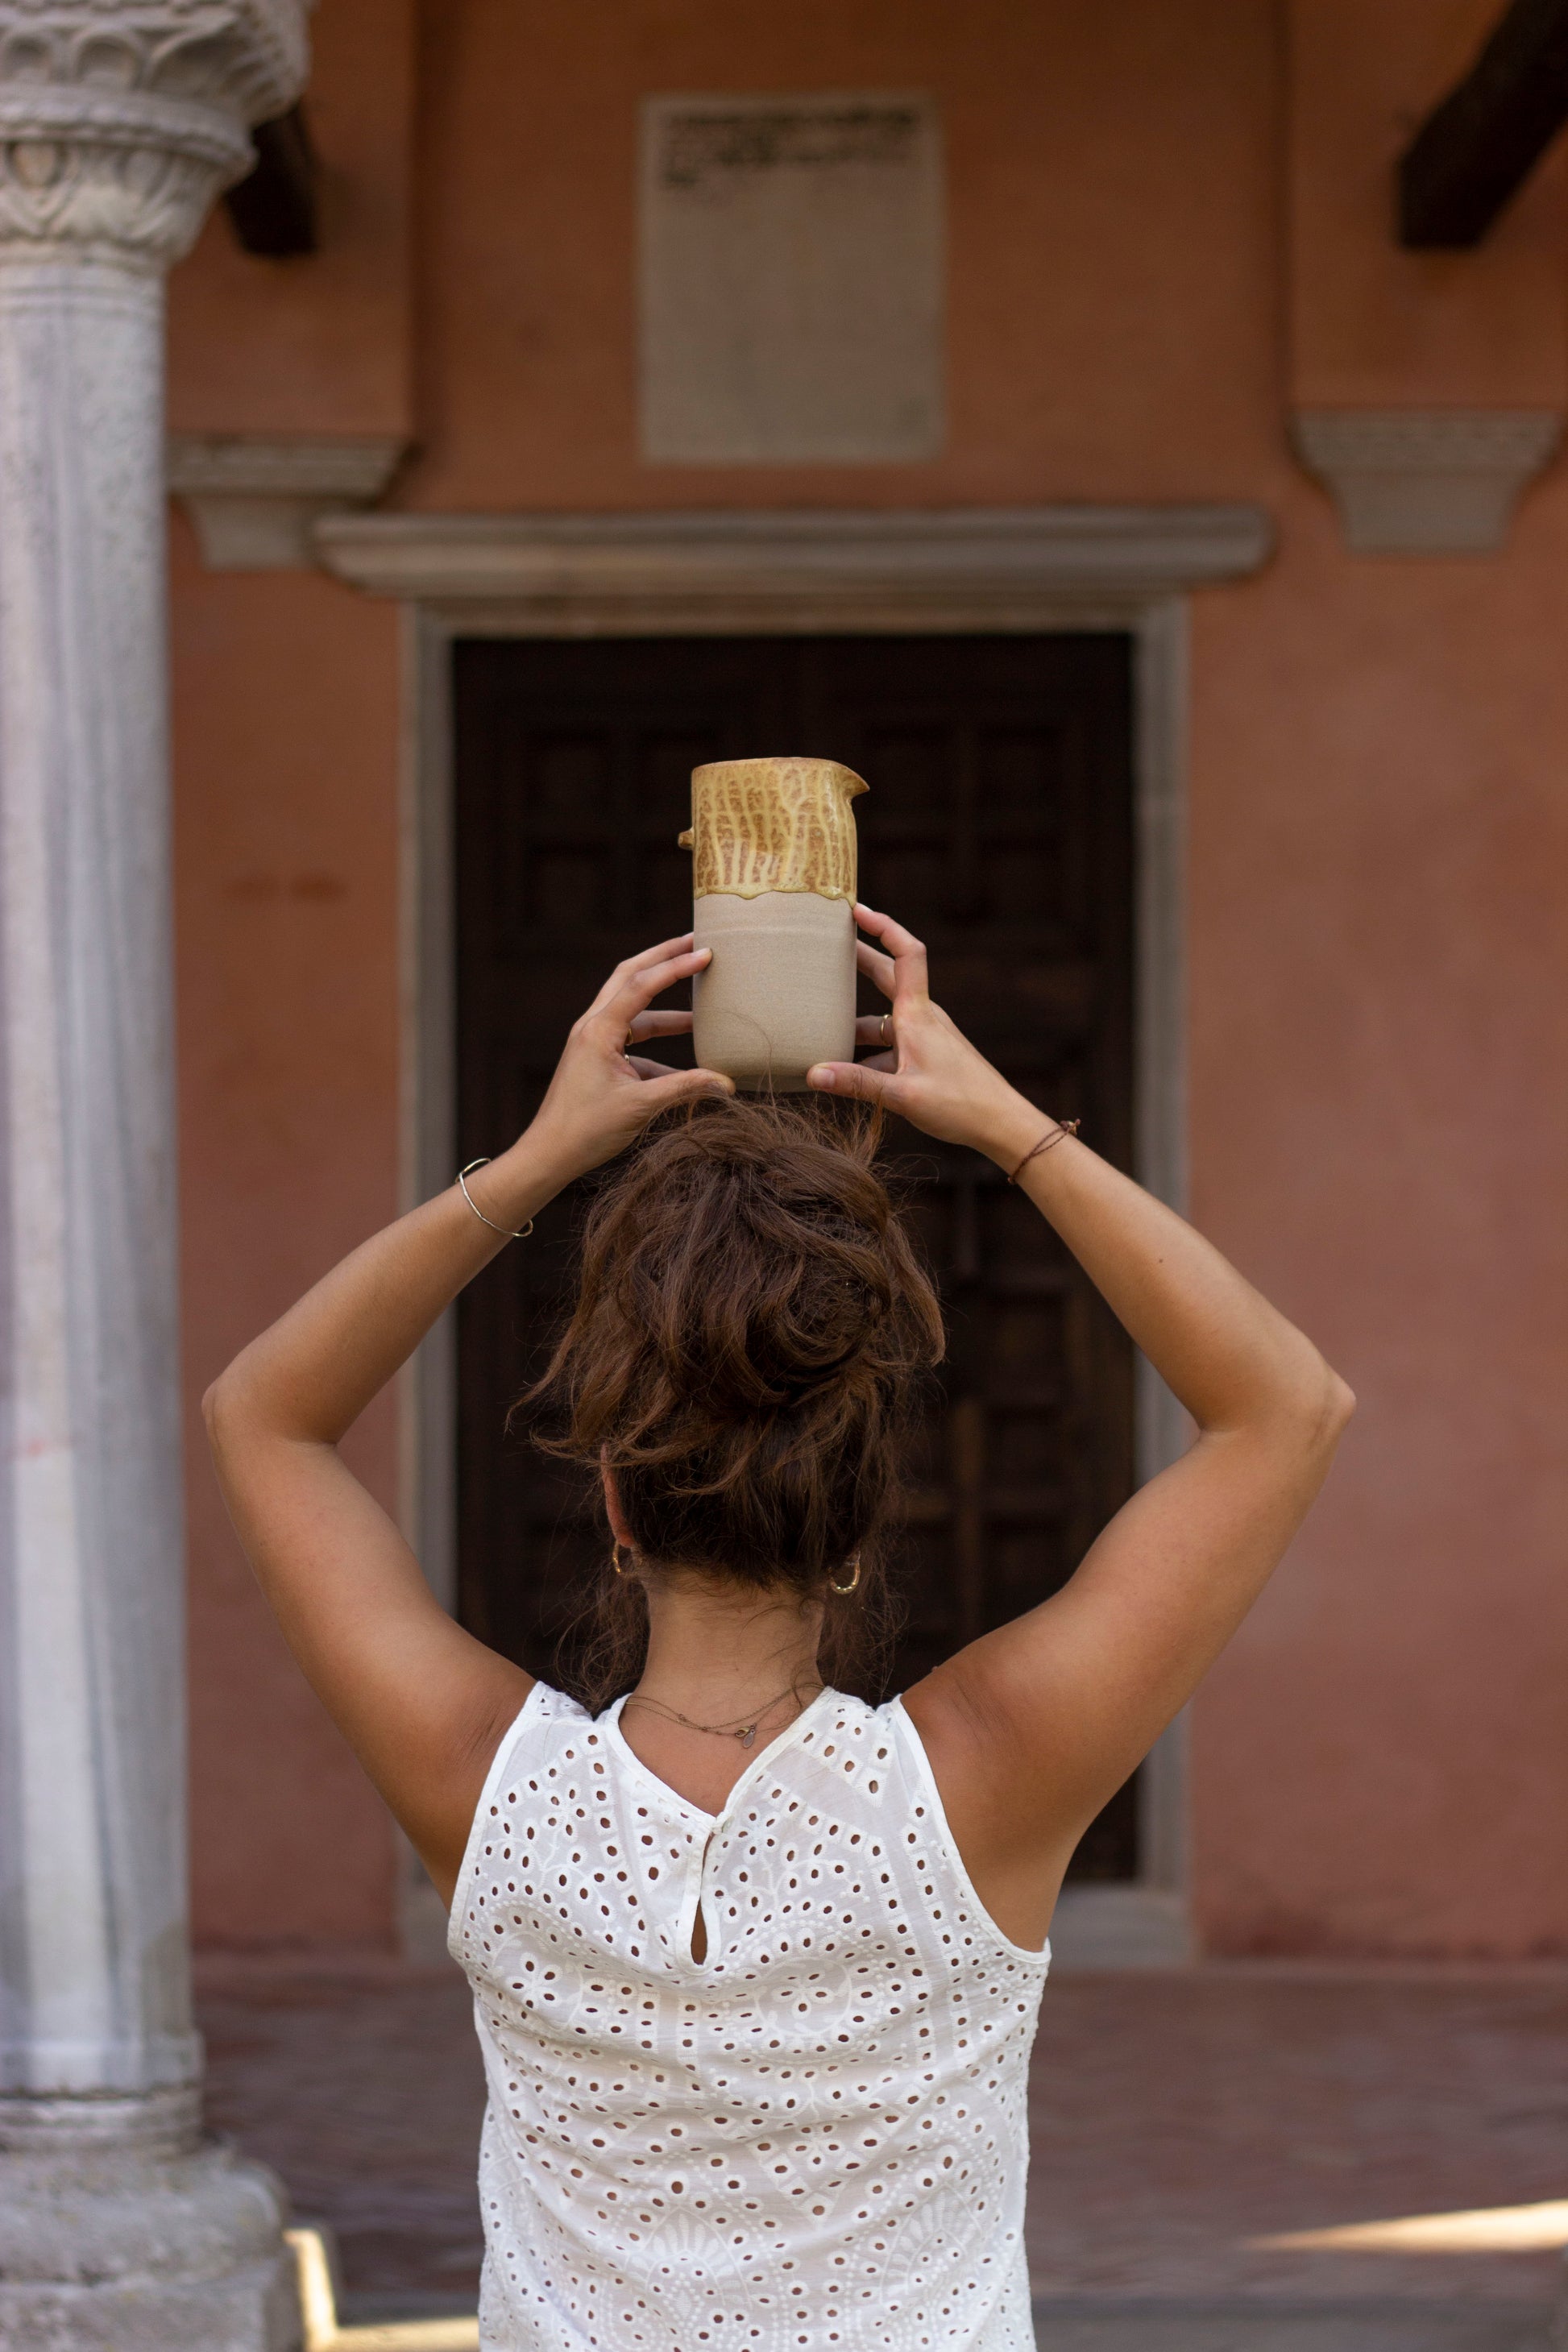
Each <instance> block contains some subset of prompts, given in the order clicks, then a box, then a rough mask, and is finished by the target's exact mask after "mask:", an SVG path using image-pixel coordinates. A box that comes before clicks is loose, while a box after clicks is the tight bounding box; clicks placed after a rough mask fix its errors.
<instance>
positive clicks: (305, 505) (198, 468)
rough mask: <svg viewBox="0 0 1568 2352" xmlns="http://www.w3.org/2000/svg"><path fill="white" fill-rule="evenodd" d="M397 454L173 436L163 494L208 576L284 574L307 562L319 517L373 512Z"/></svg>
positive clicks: (383, 449) (375, 446)
mask: <svg viewBox="0 0 1568 2352" xmlns="http://www.w3.org/2000/svg"><path fill="white" fill-rule="evenodd" d="M406 447H407V444H406V442H404V441H401V440H393V439H387V438H384V437H380V436H375V437H367V438H363V439H353V440H351V439H333V440H327V439H321V440H307V439H305V438H303V437H295V436H287V437H286V436H277V435H268V434H248V433H225V434H212V433H174V434H171V435H170V436H169V448H168V480H169V489H170V492H171V494H172V495H173V496H174V497H175V498H177V499H179V500H180V502H181V504H182V505H183V506H184V509H185V511H186V513H187V514H188V515H189V516H190V519H191V521H192V523H193V524H194V526H195V533H196V538H197V540H198V541H199V542H200V545H201V551H202V559H203V561H204V562H205V564H206V566H207V569H208V571H209V572H282V571H289V570H292V569H295V568H296V567H300V566H308V565H311V564H313V563H314V562H315V561H316V554H315V549H314V547H313V545H312V542H311V533H312V531H313V530H314V528H315V526H316V524H317V523H318V522H319V521H321V519H322V518H323V516H326V515H340V514H349V513H352V512H353V511H354V509H358V508H363V507H369V506H374V503H375V501H376V499H379V498H380V497H381V496H382V494H383V493H384V490H385V488H386V487H387V484H388V483H389V482H390V481H391V479H392V478H393V475H394V474H395V472H396V470H397V467H398V464H399V462H400V460H401V459H402V457H403V455H404V453H405V449H406Z"/></svg>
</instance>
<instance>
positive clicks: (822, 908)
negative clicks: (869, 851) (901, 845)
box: [680, 759, 867, 1094]
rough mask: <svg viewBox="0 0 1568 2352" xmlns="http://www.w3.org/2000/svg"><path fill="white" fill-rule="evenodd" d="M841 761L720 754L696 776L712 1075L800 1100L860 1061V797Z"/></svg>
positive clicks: (860, 787) (701, 988)
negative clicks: (835, 1065)
mask: <svg viewBox="0 0 1568 2352" xmlns="http://www.w3.org/2000/svg"><path fill="white" fill-rule="evenodd" d="M866 789H867V787H866V784H865V782H863V780H862V779H861V778H860V777H859V776H858V775H856V774H855V773H854V772H853V770H852V769H849V768H842V767H840V766H839V765H838V762H837V761H836V760H794V759H777V760H716V761H712V762H711V763H710V765H709V766H707V767H703V768H696V769H694V770H693V771H692V775H691V829H690V831H689V833H683V834H682V835H681V836H680V839H681V843H682V845H683V846H685V847H686V848H688V849H689V850H690V851H691V853H692V901H693V905H692V928H693V929H694V931H695V933H696V940H695V944H696V945H697V946H698V947H700V948H711V950H712V951H713V953H712V960H711V961H710V963H709V964H708V966H707V968H706V969H705V970H704V971H700V973H699V974H698V975H697V977H696V979H695V981H694V982H693V983H692V992H691V1003H692V1013H693V1022H692V1026H693V1032H694V1035H693V1043H694V1045H695V1046H696V1052H697V1059H698V1061H699V1062H700V1064H701V1065H702V1066H703V1067H704V1068H705V1069H710V1070H722V1071H723V1072H724V1073H725V1075H726V1076H729V1077H731V1078H733V1079H734V1081H735V1084H736V1086H737V1087H741V1088H742V1089H744V1090H746V1091H749V1092H752V1093H758V1092H764V1091H765V1092H772V1093H774V1094H798V1093H800V1092H802V1091H803V1090H804V1089H805V1074H806V1072H807V1070H809V1069H810V1068H811V1066H812V1065H813V1063H815V1062H849V1061H853V1060H854V1058H855V916H854V911H853V910H854V903H855V891H856V841H855V813H854V810H853V808H852V806H851V803H852V802H853V801H854V799H855V797H856V795H857V794H858V793H863V792H865V791H866Z"/></svg>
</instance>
